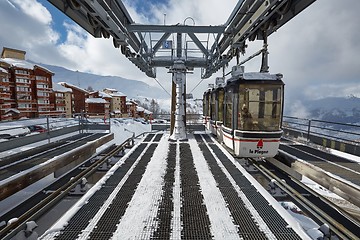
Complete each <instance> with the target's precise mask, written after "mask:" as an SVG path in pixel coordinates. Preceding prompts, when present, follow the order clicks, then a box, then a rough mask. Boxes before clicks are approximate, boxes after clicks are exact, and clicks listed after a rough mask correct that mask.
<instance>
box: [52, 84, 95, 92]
mask: <svg viewBox="0 0 360 240" xmlns="http://www.w3.org/2000/svg"><path fill="white" fill-rule="evenodd" d="M58 84H60V85H62V86H64V87H66V88H72V89H76V90H78V91H80V92H84V93H89V92H88V91H86V90H85V89H83V88H81V87H78V86H75V85H73V84H71V83H67V82H59V83H58Z"/></svg>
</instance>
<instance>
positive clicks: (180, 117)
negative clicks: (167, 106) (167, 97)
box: [170, 60, 186, 140]
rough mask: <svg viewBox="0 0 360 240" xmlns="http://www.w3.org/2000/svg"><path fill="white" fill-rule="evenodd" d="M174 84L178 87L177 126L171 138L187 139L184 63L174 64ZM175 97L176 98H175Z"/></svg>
mask: <svg viewBox="0 0 360 240" xmlns="http://www.w3.org/2000/svg"><path fill="white" fill-rule="evenodd" d="M172 72H173V82H174V83H175V85H176V96H175V97H176V106H175V124H174V130H173V133H172V134H171V136H170V139H172V140H184V139H186V130H185V124H184V120H185V119H184V118H185V104H184V86H185V81H186V67H185V64H184V61H182V60H178V61H175V62H174V66H173V67H172ZM173 97H174V96H173Z"/></svg>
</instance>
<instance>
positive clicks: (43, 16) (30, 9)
mask: <svg viewBox="0 0 360 240" xmlns="http://www.w3.org/2000/svg"><path fill="white" fill-rule="evenodd" d="M7 1H8V2H9V3H10V4H11V5H12V6H13V7H16V6H18V7H19V8H20V10H21V11H22V12H24V13H25V14H27V15H28V16H30V17H32V18H33V19H35V20H36V21H38V22H39V23H41V24H50V23H51V21H52V17H51V14H50V12H49V11H48V10H47V9H46V8H45V7H44V6H43V5H41V4H40V3H39V2H37V1H36V0H7Z"/></svg>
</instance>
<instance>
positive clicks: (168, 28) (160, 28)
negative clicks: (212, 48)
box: [127, 24, 225, 33]
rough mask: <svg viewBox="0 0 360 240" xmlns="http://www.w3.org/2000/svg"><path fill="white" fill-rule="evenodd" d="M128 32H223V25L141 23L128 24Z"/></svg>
mask: <svg viewBox="0 0 360 240" xmlns="http://www.w3.org/2000/svg"><path fill="white" fill-rule="evenodd" d="M127 30H128V31H129V32H160V33H162V32H171V33H223V32H224V31H225V26H223V25H220V26H189V25H143V24H130V25H129V26H127Z"/></svg>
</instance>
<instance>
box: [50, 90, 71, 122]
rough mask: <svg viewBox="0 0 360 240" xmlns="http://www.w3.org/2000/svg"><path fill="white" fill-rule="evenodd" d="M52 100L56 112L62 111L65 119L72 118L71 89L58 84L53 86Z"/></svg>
mask: <svg viewBox="0 0 360 240" xmlns="http://www.w3.org/2000/svg"><path fill="white" fill-rule="evenodd" d="M53 91H54V94H53V98H54V99H53V100H52V102H54V103H55V109H56V110H57V111H64V112H65V117H67V118H69V117H72V114H73V112H74V101H73V93H72V89H70V88H66V87H64V86H62V85H60V84H54V85H53Z"/></svg>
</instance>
